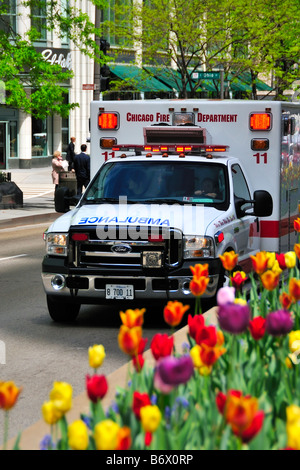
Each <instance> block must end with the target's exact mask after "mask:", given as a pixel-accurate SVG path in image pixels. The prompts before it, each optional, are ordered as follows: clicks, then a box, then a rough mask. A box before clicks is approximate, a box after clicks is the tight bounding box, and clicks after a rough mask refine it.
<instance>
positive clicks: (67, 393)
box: [50, 382, 73, 413]
mask: <svg viewBox="0 0 300 470" xmlns="http://www.w3.org/2000/svg"><path fill="white" fill-rule="evenodd" d="M72 392H73V390H72V387H71V385H69V384H68V383H66V382H54V384H53V389H52V390H51V392H50V400H51V401H52V402H53V406H55V408H56V409H57V410H58V411H61V412H62V413H67V412H68V411H69V410H70V409H71V408H72Z"/></svg>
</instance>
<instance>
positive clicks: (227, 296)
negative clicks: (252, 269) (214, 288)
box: [217, 286, 235, 305]
mask: <svg viewBox="0 0 300 470" xmlns="http://www.w3.org/2000/svg"><path fill="white" fill-rule="evenodd" d="M234 300H235V288H234V287H229V286H226V287H221V289H219V290H218V293H217V304H218V305H225V304H232V303H234Z"/></svg>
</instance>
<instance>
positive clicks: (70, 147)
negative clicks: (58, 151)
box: [66, 142, 75, 163]
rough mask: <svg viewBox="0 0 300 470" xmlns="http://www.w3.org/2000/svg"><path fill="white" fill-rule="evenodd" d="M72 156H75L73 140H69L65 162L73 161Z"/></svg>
mask: <svg viewBox="0 0 300 470" xmlns="http://www.w3.org/2000/svg"><path fill="white" fill-rule="evenodd" d="M74 157H75V144H74V143H73V142H70V143H69V145H68V148H67V155H66V160H67V162H71V163H73V162H74Z"/></svg>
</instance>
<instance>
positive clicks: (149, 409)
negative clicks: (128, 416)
mask: <svg viewBox="0 0 300 470" xmlns="http://www.w3.org/2000/svg"><path fill="white" fill-rule="evenodd" d="M140 416H141V423H142V427H143V429H144V431H145V432H150V433H153V432H154V431H156V429H157V428H158V426H159V424H160V421H161V412H160V409H159V408H158V406H156V405H147V406H143V407H142V408H141V411H140Z"/></svg>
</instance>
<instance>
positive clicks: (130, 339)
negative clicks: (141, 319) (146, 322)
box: [118, 325, 142, 357]
mask: <svg viewBox="0 0 300 470" xmlns="http://www.w3.org/2000/svg"><path fill="white" fill-rule="evenodd" d="M141 339H142V328H141V327H140V326H134V327H133V328H128V327H127V326H125V325H121V327H120V331H119V335H118V342H119V347H120V349H121V350H122V351H123V352H124V353H125V354H128V355H129V356H131V357H135V356H136V355H137V354H138V349H139V345H140V341H141Z"/></svg>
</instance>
